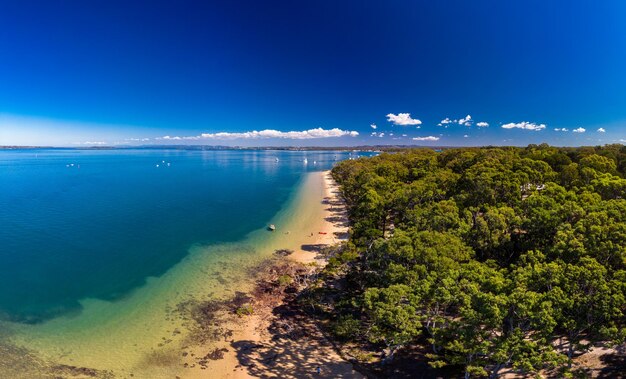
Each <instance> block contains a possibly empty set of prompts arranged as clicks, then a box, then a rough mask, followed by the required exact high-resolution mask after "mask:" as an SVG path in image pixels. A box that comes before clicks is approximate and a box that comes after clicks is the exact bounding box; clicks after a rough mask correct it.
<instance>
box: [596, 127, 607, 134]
mask: <svg viewBox="0 0 626 379" xmlns="http://www.w3.org/2000/svg"><path fill="white" fill-rule="evenodd" d="M597 132H598V133H606V129H604V128H598V130H597Z"/></svg>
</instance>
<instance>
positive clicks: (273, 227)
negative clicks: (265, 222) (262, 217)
mask: <svg viewBox="0 0 626 379" xmlns="http://www.w3.org/2000/svg"><path fill="white" fill-rule="evenodd" d="M267 228H268V229H269V230H270V231H272V232H273V231H274V230H276V226H274V224H270V226H268V227H267Z"/></svg>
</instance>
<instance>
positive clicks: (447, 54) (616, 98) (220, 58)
mask: <svg viewBox="0 0 626 379" xmlns="http://www.w3.org/2000/svg"><path fill="white" fill-rule="evenodd" d="M625 15H626V2H623V1H618V0H615V1H601V2H591V1H556V0H555V1H535V0H531V1H380V2H370V1H362V0H361V1H341V2H340V1H336V0H335V1H323V0H316V1H237V0H235V1H219V2H217V1H215V2H210V1H202V2H201V1H197V2H189V1H171V2H158V1H145V2H141V1H132V2H130V1H123V2H122V1H111V0H109V1H63V2H50V1H47V2H43V1H41V2H37V1H28V0H24V1H5V2H2V3H0V52H1V54H0V145H6V144H18V145H56V146H88V145H98V144H107V145H113V144H121V145H139V144H175V143H194V144H208V145H215V144H220V145H247V146H251V145H252V146H254V145H259V146H260V145H316V146H339V145H360V144H368V145H372V144H419V145H448V146H449V145H487V144H498V145H525V144H528V143H541V142H548V143H551V144H555V145H597V144H604V143H612V142H619V141H620V140H626V69H624V62H626V27H625V26H624V24H623V20H624V16H625ZM407 113H408V114H409V115H407ZM468 115H470V116H471V119H467V116H468ZM442 120H446V122H444V123H442ZM448 120H449V121H450V122H447V121H448ZM479 123H481V124H480V125H483V126H479ZM483 123H487V124H488V126H486V125H485V124H483ZM372 124H373V125H375V126H376V129H374V128H372V126H371V125H372ZM439 124H441V125H439ZM555 129H559V130H558V131H557V130H555ZM563 129H565V130H563ZM575 130H578V132H575ZM583 130H584V132H583ZM598 130H600V131H598ZM373 133H375V135H373ZM381 134H383V135H382V136H381ZM167 137H169V138H167Z"/></svg>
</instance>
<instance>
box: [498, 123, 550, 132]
mask: <svg viewBox="0 0 626 379" xmlns="http://www.w3.org/2000/svg"><path fill="white" fill-rule="evenodd" d="M502 127H503V128H504V129H513V128H516V129H524V130H534V131H539V130H542V129H545V128H546V124H535V123H534V122H528V121H522V122H510V123H508V124H504V125H502Z"/></svg>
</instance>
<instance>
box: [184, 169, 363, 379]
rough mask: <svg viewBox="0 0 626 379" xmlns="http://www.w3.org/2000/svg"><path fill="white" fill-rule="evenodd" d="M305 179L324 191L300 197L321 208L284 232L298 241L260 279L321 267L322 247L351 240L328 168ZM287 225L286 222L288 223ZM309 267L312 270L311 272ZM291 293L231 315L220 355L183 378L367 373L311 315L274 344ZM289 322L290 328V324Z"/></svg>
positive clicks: (352, 375)
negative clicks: (293, 335) (304, 226)
mask: <svg viewBox="0 0 626 379" xmlns="http://www.w3.org/2000/svg"><path fill="white" fill-rule="evenodd" d="M307 181H309V183H308V184H307V183H305V184H304V188H306V187H307V186H308V187H309V189H311V187H315V186H318V185H319V186H321V188H320V190H321V193H320V194H319V197H317V198H316V197H313V198H307V199H302V201H308V202H313V201H315V202H319V203H320V204H321V205H322V207H321V208H322V209H321V212H316V213H317V215H316V218H315V219H311V220H307V221H309V224H310V225H309V226H310V228H309V229H311V231H310V232H308V231H305V230H301V229H300V230H298V231H297V232H294V231H293V230H292V231H283V233H287V235H291V236H292V241H291V242H292V244H291V247H293V246H294V242H295V243H296V244H297V245H299V246H298V247H297V248H294V249H286V251H287V253H286V254H285V255H279V256H275V257H274V258H268V260H267V261H266V262H265V265H264V264H261V265H260V266H259V271H260V272H259V273H258V276H257V283H262V282H263V281H265V283H269V281H268V274H267V273H268V272H272V273H274V276H276V275H280V274H284V272H286V271H289V270H291V271H289V272H290V273H292V272H295V271H297V270H302V271H305V270H307V269H306V267H315V268H314V269H312V270H317V269H319V268H321V267H323V266H324V265H325V264H326V259H325V258H324V257H322V256H321V255H320V254H319V251H320V250H321V249H323V248H324V247H328V246H333V245H336V244H338V243H340V242H342V241H345V240H347V236H348V223H347V215H346V213H345V206H344V204H343V201H342V200H341V198H340V195H339V191H338V187H337V185H336V183H335V182H334V181H333V179H332V177H331V175H330V172H329V171H325V172H319V173H312V174H309V177H308V178H307ZM312 181H318V182H321V184H320V183H318V184H315V183H311V182H312ZM310 184H312V185H310ZM296 208H297V207H296ZM289 226H290V225H284V227H289ZM277 229H278V230H280V225H277ZM306 233H308V234H306ZM281 270H282V271H281ZM310 272H311V271H308V273H309V274H310ZM305 275H306V274H305ZM269 276H271V275H269ZM294 276H295V275H294ZM257 285H259V284H257ZM249 294H250V293H249ZM261 297H263V295H261ZM289 298H291V299H292V298H293V296H289V295H285V294H284V293H282V291H280V293H279V294H278V296H275V297H273V298H271V300H269V301H266V302H264V301H259V300H258V299H257V300H256V301H253V302H252V304H254V308H253V314H251V315H246V316H243V317H236V316H232V315H231V316H232V317H230V318H229V320H228V321H226V322H225V323H226V327H227V328H229V329H230V330H233V333H232V336H231V337H230V338H228V339H226V340H224V341H222V342H221V343H217V344H215V345H212V349H214V350H212V351H214V352H218V354H216V356H217V357H215V356H214V357H213V358H217V359H213V360H204V361H203V363H204V364H203V366H202V367H201V368H200V370H188V371H187V372H186V373H184V375H182V376H181V378H203V377H204V378H206V377H207V376H206V374H207V372H211V377H215V378H233V379H243V378H258V377H264V378H271V377H276V378H278V377H281V378H307V377H311V378H313V377H343V378H362V377H363V376H362V375H361V374H359V373H358V372H356V371H355V370H354V368H353V367H352V365H351V364H350V363H348V362H346V361H345V360H344V359H343V358H342V357H341V356H340V355H339V354H338V353H337V352H336V351H335V349H334V347H333V345H332V343H330V341H328V340H327V339H326V338H325V337H324V335H323V333H321V330H319V329H318V328H317V326H316V325H315V324H314V322H313V321H312V320H306V321H304V323H306V324H307V325H305V326H303V327H302V330H306V332H304V334H303V335H300V336H299V337H298V338H297V339H290V338H283V339H281V340H280V343H276V341H275V340H276V337H277V336H276V333H272V332H270V330H271V329H272V328H275V327H276V324H277V323H280V322H281V321H280V314H279V313H280V312H277V310H278V309H279V308H280V307H281V306H284V305H285V304H286V303H287V301H288V299H289ZM290 321H291V320H290ZM286 327H287V328H288V329H291V328H292V326H290V325H287V326H286ZM301 333H302V332H301ZM201 351H203V349H202V348H199V349H198V351H197V353H196V354H201ZM188 367H189V366H188ZM196 368H197V367H196Z"/></svg>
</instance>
